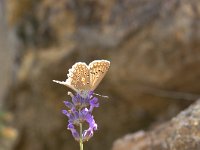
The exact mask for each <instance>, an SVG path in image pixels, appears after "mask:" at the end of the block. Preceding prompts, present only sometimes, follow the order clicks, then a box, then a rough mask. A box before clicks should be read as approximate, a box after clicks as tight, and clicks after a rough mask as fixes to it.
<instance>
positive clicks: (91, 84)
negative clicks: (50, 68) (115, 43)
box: [53, 60, 110, 97]
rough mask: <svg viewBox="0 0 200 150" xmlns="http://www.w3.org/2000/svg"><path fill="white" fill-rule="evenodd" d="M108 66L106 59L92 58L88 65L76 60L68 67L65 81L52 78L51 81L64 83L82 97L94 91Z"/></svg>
mask: <svg viewBox="0 0 200 150" xmlns="http://www.w3.org/2000/svg"><path fill="white" fill-rule="evenodd" d="M109 67H110V61H108V60H94V61H92V62H91V63H90V64H89V65H87V64H86V63H84V62H77V63H75V64H74V65H73V66H72V68H71V69H69V73H68V74H67V77H68V78H67V79H66V81H57V80H53V82H56V83H59V84H62V85H65V86H67V87H69V88H70V89H72V90H74V91H75V92H77V93H79V94H80V95H81V96H82V97H87V94H88V92H90V91H94V90H95V89H96V87H97V86H98V85H99V83H100V82H101V80H102V79H103V78H104V76H105V74H106V73H107V71H108V69H109Z"/></svg>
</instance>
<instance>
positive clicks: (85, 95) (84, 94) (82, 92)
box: [77, 90, 93, 98]
mask: <svg viewBox="0 0 200 150" xmlns="http://www.w3.org/2000/svg"><path fill="white" fill-rule="evenodd" d="M77 94H79V95H80V96H81V97H83V98H90V97H91V95H92V94H93V91H87V90H80V91H77Z"/></svg>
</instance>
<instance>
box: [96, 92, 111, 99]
mask: <svg viewBox="0 0 200 150" xmlns="http://www.w3.org/2000/svg"><path fill="white" fill-rule="evenodd" d="M93 94H94V95H97V96H101V97H103V98H109V97H108V96H105V95H100V94H97V93H93Z"/></svg>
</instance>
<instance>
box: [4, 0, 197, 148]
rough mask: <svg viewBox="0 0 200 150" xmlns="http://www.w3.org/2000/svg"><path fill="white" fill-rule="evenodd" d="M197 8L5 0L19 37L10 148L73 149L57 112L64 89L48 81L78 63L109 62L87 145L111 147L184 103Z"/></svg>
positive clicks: (130, 1) (193, 63) (163, 0)
mask: <svg viewBox="0 0 200 150" xmlns="http://www.w3.org/2000/svg"><path fill="white" fill-rule="evenodd" d="M199 7H200V2H199V0H192V1H187V0H182V1H180V0H170V1H169V0H150V1H147V0H141V1H137V0H124V1H114V0H113V1H112V0H110V1H109V2H107V1H102V0H96V1H93V0H61V1H59V3H58V2H57V1H55V0H42V1H35V0H19V1H13V0H8V1H7V16H8V20H9V22H10V25H12V29H14V30H15V31H16V35H17V38H18V41H19V45H17V47H19V48H18V51H17V53H16V58H15V63H16V66H17V67H16V68H15V70H16V74H15V75H14V78H13V82H12V83H13V84H12V86H11V87H10V89H9V92H8V95H7V97H6V99H5V106H6V107H7V108H8V109H9V110H10V111H12V112H13V113H14V114H15V122H14V124H15V125H16V127H17V128H18V129H19V139H18V141H17V144H16V146H15V150H36V149H37V150H44V149H48V150H57V149H59V150H66V149H70V150H73V149H77V148H78V144H77V143H75V142H74V141H73V139H72V137H71V135H70V133H69V132H68V131H66V130H67V129H66V123H67V120H66V118H65V117H64V116H63V115H62V114H61V113H60V110H61V109H62V108H63V107H64V106H63V104H62V101H63V100H65V99H66V98H67V89H66V88H65V87H62V86H59V85H56V84H54V83H53V82H52V80H53V79H58V80H64V79H65V78H66V71H67V69H69V68H70V67H71V66H72V65H73V64H74V63H75V62H77V61H86V62H87V63H89V62H90V61H92V60H94V59H108V60H110V61H111V68H110V70H109V72H108V74H107V75H106V77H105V79H104V80H103V82H102V84H100V86H99V87H98V89H97V91H96V92H97V93H100V94H103V95H108V96H109V97H110V100H109V101H103V100H102V101H101V107H100V108H99V109H98V110H96V111H95V119H96V122H97V123H98V125H99V131H98V132H96V133H95V136H94V138H93V139H91V141H89V142H88V143H87V144H86V149H88V150H91V149H97V150H98V149H99V150H100V149H102V145H103V147H104V149H110V148H111V145H112V142H113V141H114V139H116V138H118V137H120V136H122V135H124V134H125V133H128V132H131V131H135V130H138V129H141V128H146V127H148V126H149V124H151V123H152V122H153V121H163V120H166V119H168V118H170V117H172V116H173V115H175V114H176V113H178V112H179V111H180V110H181V109H183V108H185V107H186V106H187V105H188V104H189V103H191V102H188V101H184V100H186V99H187V100H188V99H189V100H194V99H196V97H198V94H200V92H199V90H200V84H199V83H200V79H199V75H200V70H199V65H200V55H199V54H200V51H199V49H200V43H199V40H200V30H198V29H199V17H200V9H199ZM174 91H179V92H174ZM187 93H196V95H195V94H187ZM100 99H102V98H100ZM113 118H115V120H112V119H113ZM114 121H115V122H114ZM113 122H114V123H113Z"/></svg>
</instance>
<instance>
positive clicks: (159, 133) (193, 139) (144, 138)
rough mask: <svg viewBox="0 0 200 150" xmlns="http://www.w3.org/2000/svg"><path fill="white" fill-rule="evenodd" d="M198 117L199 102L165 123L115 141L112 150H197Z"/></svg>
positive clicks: (199, 141) (199, 112) (198, 136)
mask: <svg viewBox="0 0 200 150" xmlns="http://www.w3.org/2000/svg"><path fill="white" fill-rule="evenodd" d="M199 115H200V100H198V101H197V102H196V103H194V104H193V105H192V106H190V107H189V108H188V109H186V110H184V111H182V112H181V113H179V114H178V115H177V116H176V117H174V118H172V119H171V120H170V121H168V122H166V123H163V124H161V125H157V126H155V127H154V128H153V129H150V130H149V131H143V130H141V131H138V132H136V133H133V134H128V135H125V136H124V137H123V138H120V139H118V140H116V141H115V142H114V145H113V148H112V150H127V149H131V150H151V149H156V150H180V149H181V150H199V149H200V134H199V128H200V127H199V124H200V119H199Z"/></svg>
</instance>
